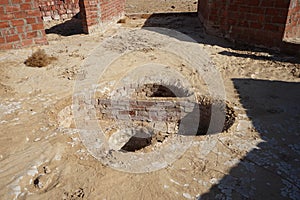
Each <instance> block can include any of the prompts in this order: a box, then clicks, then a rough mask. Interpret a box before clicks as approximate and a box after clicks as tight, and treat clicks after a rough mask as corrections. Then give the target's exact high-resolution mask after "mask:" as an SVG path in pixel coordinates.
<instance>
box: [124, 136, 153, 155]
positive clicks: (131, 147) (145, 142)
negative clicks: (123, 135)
mask: <svg viewBox="0 0 300 200" xmlns="http://www.w3.org/2000/svg"><path fill="white" fill-rule="evenodd" d="M151 140H152V138H151V137H149V138H140V137H135V136H133V137H131V138H130V140H129V141H128V142H127V143H126V144H125V145H124V146H123V147H122V148H121V150H124V151H130V152H135V151H138V150H141V149H143V148H145V147H147V146H149V145H151Z"/></svg>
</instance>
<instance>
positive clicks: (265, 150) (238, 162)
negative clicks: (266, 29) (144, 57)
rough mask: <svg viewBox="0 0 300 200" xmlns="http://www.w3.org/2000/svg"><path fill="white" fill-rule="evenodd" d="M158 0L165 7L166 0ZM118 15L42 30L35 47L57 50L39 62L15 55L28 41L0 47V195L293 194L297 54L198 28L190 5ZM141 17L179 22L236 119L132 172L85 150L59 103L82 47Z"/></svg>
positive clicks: (70, 85) (65, 102) (299, 150)
mask: <svg viewBox="0 0 300 200" xmlns="http://www.w3.org/2000/svg"><path fill="white" fill-rule="evenodd" d="M132 2H137V1H132ZM141 2H143V1H141ZM136 4H137V3H135V4H134V3H131V1H128V5H127V10H128V11H129V10H130V11H131V12H134V11H135V10H137V12H152V11H153V10H152V9H153V8H154V7H151V6H147V9H145V7H143V6H144V5H143V4H139V5H138V8H137V7H135V5H136ZM153 5H155V3H153ZM163 5H167V6H166V7H167V9H165V11H170V8H169V6H170V5H171V4H170V3H169V1H165V4H162V5H161V7H162V8H163ZM181 5H182V4H180V3H178V2H177V3H176V4H174V6H175V8H180V6H181ZM190 5H192V6H193V5H194V4H193V1H190ZM171 6H172V5H171ZM148 8H149V9H148ZM185 8H186V7H185ZM191 10H193V9H191ZM178 11H189V10H186V9H185V10H183V9H182V10H180V9H179V10H178ZM125 21H126V22H125V23H122V24H116V25H113V26H112V27H110V28H109V29H108V30H107V31H106V32H105V33H95V34H93V35H82V34H76V35H71V36H67V37H66V36H61V35H57V34H48V35H47V37H48V39H49V45H47V46H43V47H41V48H42V49H44V50H45V51H46V53H47V54H48V55H51V56H55V57H57V58H58V60H56V61H54V62H53V63H52V64H50V65H49V66H47V67H43V68H33V67H27V66H26V65H25V64H24V61H25V60H26V59H27V57H28V56H30V55H31V54H32V52H33V51H35V50H36V49H37V48H36V47H34V48H25V49H21V50H10V51H1V52H0V94H1V98H0V199H195V198H198V197H200V196H201V199H231V198H232V199H278V198H282V199H285V198H286V199H289V198H290V199H297V198H299V196H300V182H299V180H300V177H299V175H300V171H299V170H300V168H299V166H300V160H299V154H300V146H299V144H300V141H299V140H300V139H299V133H300V132H299V130H300V124H299V121H300V115H299V113H300V106H299V102H300V96H299V91H300V83H299V80H300V79H299V69H300V64H299V60H297V59H296V58H294V57H291V56H287V55H280V54H271V53H266V52H264V51H261V50H260V49H255V48H246V47H241V46H237V45H233V44H231V43H229V42H227V41H224V40H222V39H218V38H215V37H212V36H208V35H206V34H205V33H204V32H203V28H202V26H201V25H200V24H199V22H198V20H197V17H196V15H195V14H165V15H156V16H151V17H150V18H149V19H142V18H138V17H134V18H130V17H128V18H126V20H125ZM145 26H160V27H164V28H170V29H173V30H176V31H180V32H182V33H184V34H187V35H189V36H190V37H192V38H193V39H195V40H196V41H197V42H198V45H199V48H201V49H204V50H205V51H206V52H207V53H208V54H209V57H210V59H211V60H212V61H213V63H214V64H215V66H216V68H217V69H218V70H219V71H220V73H221V75H222V78H223V81H224V86H225V91H226V100H227V101H228V102H230V105H231V106H232V107H233V109H234V112H235V114H236V119H235V123H234V124H233V126H232V127H231V128H230V129H229V130H228V131H227V132H224V133H218V134H214V135H210V136H197V137H195V138H194V142H193V144H192V146H191V147H190V148H189V149H188V150H187V151H186V152H185V154H184V155H183V156H182V157H181V158H180V159H178V160H176V161H175V162H174V163H173V164H171V165H169V166H168V167H166V168H164V169H161V170H159V171H155V172H150V173H142V174H133V173H125V172H121V171H117V170H114V169H111V168H110V167H107V166H104V165H103V164H102V163H101V162H99V161H98V160H96V159H95V158H94V157H93V156H91V155H90V154H89V153H88V152H87V149H86V147H85V146H84V145H83V144H82V143H81V140H80V138H79V134H78V130H76V127H74V126H73V125H72V122H71V121H70V119H71V115H72V113H71V112H70V110H68V106H70V105H71V104H72V94H73V90H74V84H75V80H76V76H81V75H83V74H84V69H82V68H81V65H82V64H83V62H84V61H85V60H86V59H87V58H88V56H89V55H90V54H91V52H92V50H93V49H94V48H96V47H97V46H98V45H99V44H100V43H101V42H102V41H103V40H104V39H105V38H109V37H111V35H113V34H117V33H119V32H120V31H122V30H130V29H132V28H143V27H145ZM60 29H63V26H62V27H60ZM162 38H163V37H162ZM158 57H159V56H158ZM122 62H124V65H126V64H128V63H130V62H132V58H126V57H124V58H123V59H122ZM66 107H67V108H66Z"/></svg>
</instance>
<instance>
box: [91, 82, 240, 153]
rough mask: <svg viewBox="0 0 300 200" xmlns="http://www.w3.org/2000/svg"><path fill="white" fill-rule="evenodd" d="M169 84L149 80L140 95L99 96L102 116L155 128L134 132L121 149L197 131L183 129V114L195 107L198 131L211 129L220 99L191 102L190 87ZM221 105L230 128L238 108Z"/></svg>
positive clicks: (97, 107)
mask: <svg viewBox="0 0 300 200" xmlns="http://www.w3.org/2000/svg"><path fill="white" fill-rule="evenodd" d="M169 88H170V87H169V86H167V87H166V86H163V85H157V84H146V85H144V86H142V87H140V88H138V89H137V90H136V92H135V93H134V95H133V96H135V97H136V98H132V99H131V100H117V101H114V100H109V99H101V98H98V99H97V101H96V102H97V105H96V109H97V111H98V117H99V120H104V121H110V120H112V121H117V120H118V121H121V122H123V124H126V123H128V124H131V125H133V124H134V125H136V126H142V127H146V128H147V129H148V130H151V131H150V132H151V135H149V134H148V136H146V137H136V136H132V137H131V138H130V139H129V140H128V142H127V143H126V144H125V145H124V146H123V147H122V148H121V149H120V150H121V151H122V150H124V151H130V152H135V151H139V150H142V149H145V148H149V147H151V146H152V147H156V146H157V144H162V143H163V142H164V140H165V139H166V138H168V137H170V136H172V135H174V134H181V135H187V136H188V135H189V134H193V135H195V133H194V132H193V133H189V132H186V133H184V131H181V130H179V127H180V123H181V120H182V118H183V117H187V116H188V115H189V114H191V113H195V111H196V110H195V109H199V111H200V119H199V126H198V130H197V133H196V135H205V134H206V133H207V131H208V128H209V125H210V120H211V114H212V113H211V112H212V106H216V105H217V106H218V105H221V104H220V102H219V101H216V100H212V99H211V98H208V97H204V96H201V97H197V102H196V103H195V102H191V101H190V100H189V96H190V95H191V93H189V92H188V90H184V89H181V88H178V87H177V88H176V87H175V86H172V88H171V89H169ZM174 93H176V95H177V97H176V95H175V94H174ZM142 97H144V98H142ZM217 108H218V109H223V110H224V109H225V113H226V119H225V123H224V127H223V131H227V130H228V129H229V128H230V127H231V126H232V124H233V123H234V120H235V114H234V111H233V109H232V108H231V107H230V106H229V105H228V103H226V105H225V106H223V108H221V107H217ZM129 122H130V123H129ZM118 128H121V127H118ZM152 149H153V148H152Z"/></svg>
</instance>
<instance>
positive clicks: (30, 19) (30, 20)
mask: <svg viewBox="0 0 300 200" xmlns="http://www.w3.org/2000/svg"><path fill="white" fill-rule="evenodd" d="M26 23H27V24H35V23H36V18H35V17H28V18H26Z"/></svg>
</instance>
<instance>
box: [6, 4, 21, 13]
mask: <svg viewBox="0 0 300 200" xmlns="http://www.w3.org/2000/svg"><path fill="white" fill-rule="evenodd" d="M5 10H6V12H7V13H10V12H17V11H20V6H19V5H16V6H6V7H5Z"/></svg>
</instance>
